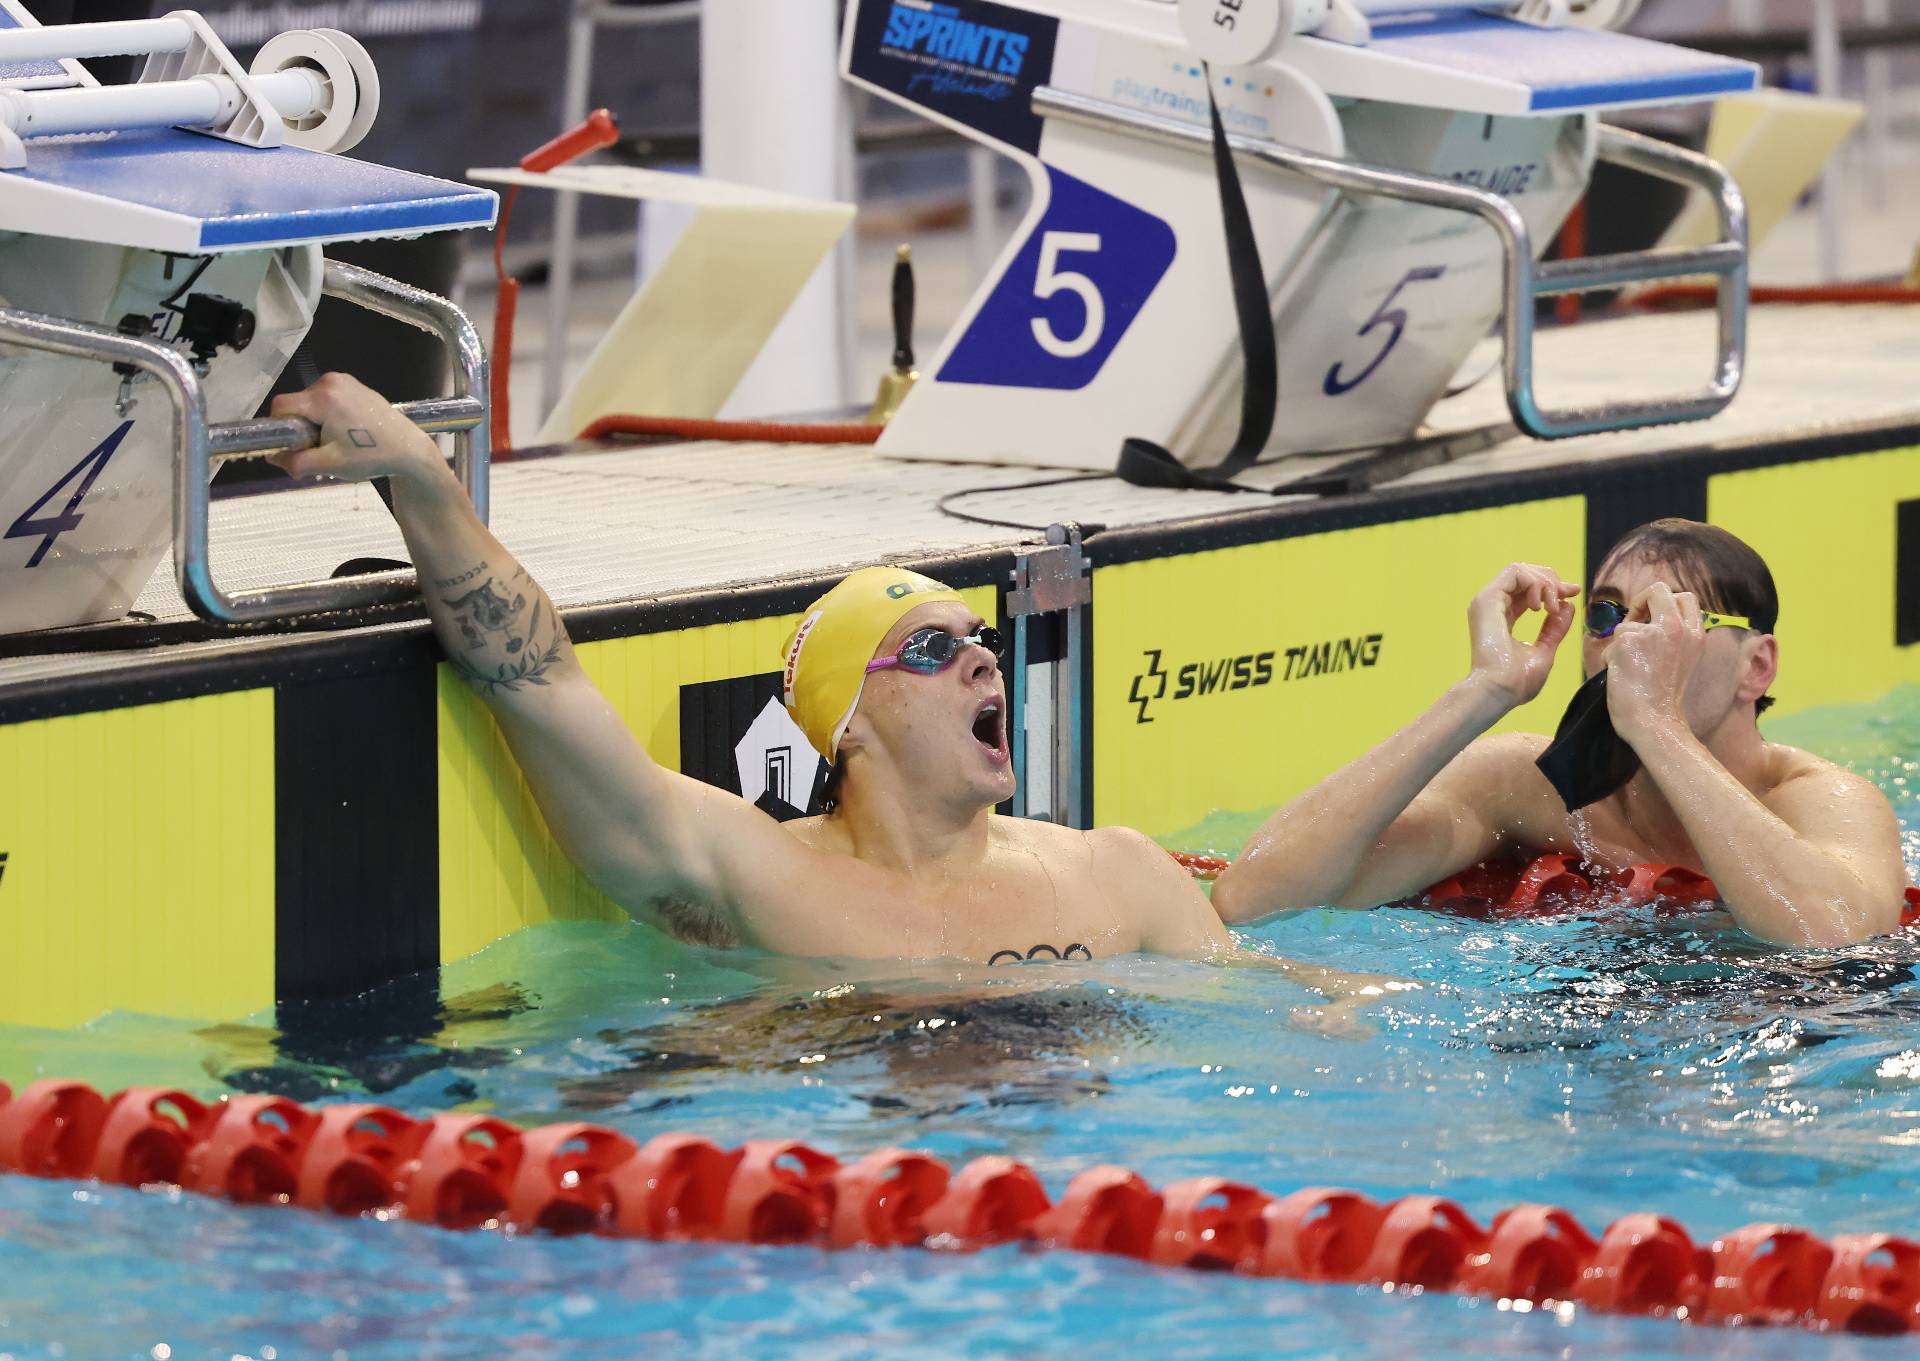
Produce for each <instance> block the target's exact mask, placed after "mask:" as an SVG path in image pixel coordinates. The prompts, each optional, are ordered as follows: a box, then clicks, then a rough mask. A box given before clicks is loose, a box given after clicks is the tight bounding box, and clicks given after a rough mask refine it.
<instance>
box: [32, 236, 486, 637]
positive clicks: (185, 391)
mask: <svg viewBox="0 0 1920 1361" xmlns="http://www.w3.org/2000/svg"><path fill="white" fill-rule="evenodd" d="M324 291H325V292H326V294H327V295H328V296H330V297H335V298H340V299H342V300H344V301H347V302H352V303H355V304H357V305H359V306H361V307H365V308H368V309H369V310H371V311H375V312H378V313H380V314H381V315H383V316H388V317H392V318H394V319H395V320H397V321H404V322H406V323H408V324H409V325H412V326H417V327H419V328H420V329H421V330H423V331H427V332H429V333H431V334H434V335H437V336H439V337H440V339H441V341H442V342H443V343H444V344H445V345H446V346H447V349H448V351H449V352H450V354H451V355H452V357H453V360H454V395H453V396H452V397H448V398H435V399H433V400H429V401H420V402H401V403H399V404H398V408H399V410H400V412H401V413H402V414H403V415H405V416H406V417H407V418H408V419H409V420H411V421H413V422H414V423H415V424H416V425H418V426H419V427H420V428H421V429H423V430H425V431H427V432H428V433H430V434H442V433H452V434H453V435H454V472H455V473H456V474H457V475H458V476H459V478H460V481H461V484H462V485H463V486H464V487H465V488H466V491H467V495H468V496H469V497H470V498H471V499H472V501H473V506H474V510H475V511H476V512H477V513H478V514H479V516H480V518H481V519H482V520H483V521H484V520H485V519H486V518H487V502H488V475H489V471H490V469H489V463H488V458H489V449H490V442H489V438H488V429H487V422H488V412H487V356H486V351H485V349H484V348H483V347H482V346H481V344H480V336H479V333H478V332H477V331H475V330H474V328H473V323H472V322H470V321H469V320H468V319H467V317H466V314H465V313H463V312H462V311H461V310H460V309H459V308H457V307H455V306H454V305H453V304H452V303H450V302H448V301H447V300H446V299H445V298H441V297H438V296H436V295H435V294H432V293H428V292H426V291H425V290H424V289H418V288H414V287H412V286H410V285H407V284H403V283H400V282H399V281H398V280H395V279H389V278H387V277H386V276H384V275H381V274H375V273H373V272H371V271H370V270H364V269H360V268H357V267H355V266H353V265H347V264H342V263H340V262H339V261H336V260H330V261H328V262H327V268H326V281H325V285H324ZM0 341H4V342H9V343H12V344H15V345H21V346H24V347H26V348H28V349H34V350H45V351H48V352H49V353H52V354H62V355H69V356H72V357H74V358H78V359H92V360H97V361H99V362H100V363H103V364H128V365H132V366H133V367H135V368H137V369H139V370H141V371H142V372H144V373H146V374H148V375H150V376H151V377H152V378H153V379H154V380H155V381H157V382H158V383H159V384H160V386H161V387H163V388H164V389H166V393H167V398H168V400H169V401H170V402H171V403H172V406H173V443H174V460H173V570H174V579H175V580H176V581H177V582H178V583H179V586H180V595H181V597H182V598H183V599H184V600H185V601H186V602H187V605H188V606H189V607H190V608H191V609H192V610H193V612H194V613H195V614H197V615H199V616H200V617H201V618H203V619H207V620H210V621H212V622H214V623H222V624H253V623H261V622H264V621H267V620H273V619H283V618H286V617H288V616H290V615H298V614H317V613H324V612H330V611H335V610H350V609H361V608H365V607H367V606H371V605H386V604H392V603H394V602H396V601H402V600H406V599H409V598H411V597H413V596H414V595H416V594H417V593H418V590H419V583H418V580H417V578H416V577H415V575H414V573H412V572H410V571H409V572H380V573H376V574H372V575H368V576H356V577H347V578H342V579H339V580H330V581H305V582H295V583H291V584H288V585H283V586H263V587H258V588H255V589H252V590H242V591H232V592H229V591H227V590H224V589H223V588H222V587H221V586H220V585H219V583H218V582H216V581H215V580H214V579H213V571H212V567H211V564H210V561H209V552H208V527H209V524H210V520H211V494H210V490H209V487H208V482H209V480H210V479H211V476H212V472H213V465H214V464H215V463H216V462H220V461H224V460H226V459H232V458H246V457H258V456H259V455H261V454H266V453H276V452H282V451H288V450H297V449H310V448H312V447H314V446H315V445H317V444H318V443H319V442H320V429H319V427H318V426H316V425H314V424H313V423H312V422H311V421H305V420H252V421H235V422H232V423H229V424H222V425H210V424H208V422H207V406H206V392H205V388H204V387H203V385H202V383H201V381H200V375H199V374H198V373H197V372H196V371H195V370H194V367H193V364H192V362H191V361H190V360H189V359H188V358H187V357H186V356H185V355H184V354H182V353H180V351H178V350H176V349H174V348H173V347H172V346H169V345H165V344H162V343H161V342H159V341H157V340H151V339H148V338H146V337H142V336H130V335H123V334H121V333H120V332H118V331H110V330H107V329H106V328H105V327H100V326H92V325H89V324H87V323H84V322H78V321H72V320H69V319H67V318H64V317H53V316H46V315H44V314H41V313H37V312H25V311H21V310H19V309H17V308H0Z"/></svg>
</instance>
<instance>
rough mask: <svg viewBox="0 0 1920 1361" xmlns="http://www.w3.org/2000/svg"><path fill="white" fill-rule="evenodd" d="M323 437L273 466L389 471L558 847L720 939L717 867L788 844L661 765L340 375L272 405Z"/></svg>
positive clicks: (438, 468) (436, 473)
mask: <svg viewBox="0 0 1920 1361" xmlns="http://www.w3.org/2000/svg"><path fill="white" fill-rule="evenodd" d="M274 409H275V412H276V413H277V414H280V415H297V416H305V417H307V418H308V419H310V420H313V421H315V422H316V423H317V424H319V425H320V426H321V429H322V434H323V436H324V438H325V439H326V443H324V444H323V445H321V446H320V447H318V448H315V449H311V450H306V451H303V452H301V453H297V454H288V455H282V456H280V457H279V458H278V459H277V460H276V461H277V462H279V463H280V464H281V465H282V466H283V467H285V468H286V470H287V471H288V472H290V473H293V474H294V475H295V476H304V475H307V474H311V473H321V474H328V475H332V476H336V477H345V478H351V479H355V480H365V479H368V478H374V477H387V478H390V479H391V484H392V490H393V514H394V518H395V519H396V520H398V521H399V524H400V530H401V533H402V534H404V535H405V537H406V541H407V550H408V552H409V554H410V555H411V556H412V559H413V564H414V568H415V570H416V571H417V572H418V573H419V577H420V589H421V593H422V594H423V595H424V596H425V598H426V603H427V609H428V611H429V613H430V614H431V615H432V618H433V628H434V634H435V636H436V637H437V638H438V639H439V641H440V644H441V646H442V647H443V648H444V649H445V650H446V654H447V657H448V660H449V661H450V662H451V663H452V664H453V665H454V666H455V667H457V668H458V669H459V671H460V673H461V674H462V675H463V676H464V677H465V678H466V680H467V682H468V683H469V684H470V685H471V686H472V687H473V688H474V690H475V691H476V692H477V693H478V694H479V696H480V698H481V699H483V700H484V701H485V702H486V704H487V707H488V708H489V709H491V710H492V711H493V714H494V717H495V719H496V720H497V721H498V723H499V725H500V731H501V733H502V734H503V735H504V736H505V737H506V739H507V742H508V745H509V746H511V747H512V749H513V754H514V757H515V758H516V760H517V761H518V762H519V765H520V769H521V771H522V772H523V773H524V774H525V776H526V778H527V784H528V786H529V787H530V788H531V789H532V791H533V793H534V796H535V798H536V799H537V800H538V801H539V804H540V810H541V812H542V814H543V815H544V816H545V818H546V823H547V826H548V828H549V829H550V830H551V831H552V832H553V834H554V837H555V839H556V840H557V841H558V842H559V843H560V845H561V846H562V847H563V848H564V849H565V851H566V852H567V854H568V856H569V857H570V858H572V860H573V861H574V862H575V863H576V864H577V865H579V866H580V868H581V869H582V870H584V871H586V873H587V874H588V875H589V876H590V877H591V878H592V879H593V880H594V882H595V883H596V884H598V885H599V887H600V888H601V889H602V890H603V891H604V892H606V893H607V894H608V896H609V897H612V898H613V899H614V900H615V901H617V902H620V903H622V904H624V905H626V906H627V907H628V908H629V909H633V910H644V911H645V912H646V913H647V914H648V915H649V916H652V917H653V918H654V919H655V920H658V921H660V922H661V923H662V924H663V925H665V926H667V927H668V929H673V930H678V931H681V932H683V933H689V934H695V935H697V936H700V937H701V938H711V939H715V940H732V939H737V938H738V936H739V925H740V919H739V917H738V915H737V911H736V909H735V907H734V906H733V904H732V899H733V898H734V897H735V894H734V893H733V891H732V890H731V888H730V887H729V877H728V875H727V874H726V873H725V872H723V869H722V866H723V865H724V864H727V863H730V859H729V858H730V857H752V858H754V860H755V862H756V863H761V862H765V863H776V864H777V863H781V861H782V857H783V856H791V855H792V854H794V853H795V851H794V846H795V844H796V843H794V842H793V839H792V838H791V837H790V836H789V835H787V834H786V833H784V832H782V831H781V830H780V829H779V827H778V826H777V824H775V823H773V822H772V820H771V819H769V818H767V817H766V816H765V815H764V814H762V813H760V812H759V811H758V810H757V809H755V808H753V807H752V806H751V805H749V804H747V803H745V802H744V801H742V800H740V799H739V798H738V797H736V796H730V795H727V794H724V793H722V792H721V791H719V790H715V789H712V788H710V787H708V786H706V785H702V784H699V783H698V782H697V781H693V780H689V779H687V778H686V777H684V776H681V775H679V774H677V773H675V772H672V771H668V770H664V769H662V768H661V767H660V766H659V765H657V764H655V762H654V761H653V760H652V759H651V758H650V757H649V756H648V755H647V752H646V750H645V748H644V747H642V746H641V745H640V742H639V740H638V739H637V738H636V737H635V736H634V734H633V732H632V730H631V729H629V727H628V726H627V724H626V722H625V720H624V719H622V718H621V716H620V715H619V714H618V713H617V712H615V710H614V708H613V706H612V705H611V704H609V703H608V702H607V700H606V699H605V697H604V696H602V695H601V694H600V692H599V691H598V690H597V689H595V687H594V685H593V684H592V682H591V681H590V680H589V679H588V677H587V675H586V673H585V671H583V670H582V669H581V667H580V665H579V663H578V661H576V659H575V657H574V653H573V647H572V645H571V644H570V643H569V642H568V640H567V633H566V629H565V627H564V626H563V625H562V624H561V621H560V615H559V612H558V611H557V610H555V609H554V606H553V602H552V601H551V600H550V599H548V598H547V594H546V592H545V591H543V590H541V589H540V587H539V585H538V583H536V582H535V581H534V580H533V578H532V577H531V576H529V575H528V573H527V571H526V569H525V568H523V567H522V566H521V565H520V564H519V563H518V562H516V561H515V560H514V559H513V556H512V555H511V554H510V553H508V552H507V550H506V549H505V548H504V547H502V546H501V544H500V541H499V540H498V539H496V538H495V537H494V536H493V535H492V534H491V533H490V532H489V531H488V529H487V527H486V526H485V525H483V524H481V523H480V519H479V517H478V516H477V515H475V514H474V510H473V506H472V504H471V503H470V502H469V501H468V499H467V496H466V493H465V492H464V491H463V490H462V488H461V486H460V484H459V482H458V481H457V480H456V479H455V478H454V476H453V474H452V473H451V472H450V471H449V470H448V468H447V465H446V463H445V461H444V460H443V459H442V458H441V457H440V453H439V450H438V449H436V448H435V447H434V445H433V441H432V440H431V439H430V438H429V437H428V436H426V435H425V434H423V433H421V431H420V430H419V429H417V428H416V427H415V426H414V425H413V424H412V423H411V422H409V421H408V420H407V419H406V418H405V417H403V416H401V415H400V414H399V413H398V412H396V411H395V410H394V409H393V408H392V407H391V406H389V405H387V403H386V402H385V401H383V400H382V399H381V398H380V397H379V396H378V395H377V394H375V393H372V392H369V391H368V390H367V389H366V388H364V387H362V386H361V385H360V384H358V383H356V382H354V381H353V380H351V379H347V378H342V377H340V376H338V375H328V376H327V377H326V378H323V379H321V381H320V382H319V383H317V384H315V385H314V386H313V387H312V388H309V389H307V391H305V392H300V393H293V394H289V395H286V396H282V397H280V398H277V399H276V400H275V405H274Z"/></svg>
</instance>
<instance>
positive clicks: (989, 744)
mask: <svg viewBox="0 0 1920 1361" xmlns="http://www.w3.org/2000/svg"><path fill="white" fill-rule="evenodd" d="M973 740H974V741H976V742H978V743H979V744H980V745H981V746H983V747H985V748H986V749H987V750H988V751H990V752H992V753H993V754H994V755H995V756H1001V757H1004V756H1005V755H1006V754H1007V724H1006V713H1005V711H1004V710H1003V709H1002V708H1001V705H1000V701H999V700H997V699H990V700H988V701H987V702H986V703H985V704H983V705H981V706H980V710H979V712H978V713H976V714H974V716H973Z"/></svg>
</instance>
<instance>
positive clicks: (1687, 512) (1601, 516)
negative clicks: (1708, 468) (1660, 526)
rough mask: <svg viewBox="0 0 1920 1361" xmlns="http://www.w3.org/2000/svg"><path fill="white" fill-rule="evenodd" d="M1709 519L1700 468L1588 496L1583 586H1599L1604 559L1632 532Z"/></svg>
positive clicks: (1635, 481)
mask: <svg viewBox="0 0 1920 1361" xmlns="http://www.w3.org/2000/svg"><path fill="white" fill-rule="evenodd" d="M1668 516H1678V517H1680V518H1681V519H1685V520H1704V519H1706V518H1707V475H1706V474H1705V473H1703V472H1701V471H1699V470H1698V469H1682V470H1679V471H1675V472H1662V473H1657V474H1650V475H1648V476H1646V477H1641V478H1629V479H1627V480H1625V481H1623V482H1621V483H1619V484H1618V485H1612V484H1608V485H1605V486H1600V487H1596V488H1594V489H1593V490H1592V491H1590V492H1588V493H1587V561H1586V566H1585V568H1584V571H1585V575H1584V576H1582V577H1581V578H1580V584H1581V585H1582V586H1583V587H1592V586H1595V585H1598V584H1599V583H1598V575H1597V574H1598V573H1599V571H1600V563H1601V560H1602V559H1603V558H1604V557H1605V556H1606V553H1607V550H1608V549H1610V548H1612V547H1613V546H1614V545H1615V544H1616V543H1618V542H1620V539H1621V537H1622V536H1623V535H1625V534H1626V533H1627V532H1628V531H1629V530H1634V529H1638V528H1639V527H1640V526H1641V525H1644V524H1646V523H1647V522H1648V521H1650V520H1661V519H1665V518H1667V517H1668Z"/></svg>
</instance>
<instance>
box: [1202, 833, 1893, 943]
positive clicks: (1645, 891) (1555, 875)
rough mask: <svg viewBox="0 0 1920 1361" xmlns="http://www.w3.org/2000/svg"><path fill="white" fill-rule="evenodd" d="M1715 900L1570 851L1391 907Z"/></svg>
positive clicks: (1459, 879) (1454, 879)
mask: <svg viewBox="0 0 1920 1361" xmlns="http://www.w3.org/2000/svg"><path fill="white" fill-rule="evenodd" d="M1167 853H1168V854H1169V855H1171V856H1172V857H1173V858H1174V859H1175V860H1176V861H1177V862H1179V864H1180V865H1181V866H1182V867H1183V868H1184V869H1185V870H1186V871H1187V873H1189V874H1191V875H1192V876H1193V877H1194V878H1196V879H1207V880H1212V879H1218V878H1219V877H1220V875H1221V874H1222V873H1223V872H1225V870H1226V868H1227V866H1228V865H1229V864H1231V863H1232V862H1231V861H1229V860H1226V859H1223V858H1222V857H1220V856H1217V855H1207V854H1204V853H1201V852H1197V851H1169V852H1167ZM1719 901H1720V890H1719V889H1717V888H1715V887H1714V886H1713V880H1711V879H1709V878H1707V876H1706V875H1704V874H1701V873H1700V872H1699V871H1697V870H1690V869H1688V868H1687V867H1686V866H1684V865H1629V866H1627V867H1626V868H1625V869H1618V870H1602V869H1597V868H1595V867H1594V866H1591V865H1588V864H1586V863H1585V862H1584V861H1582V860H1581V858H1580V857H1579V856H1577V855H1566V854H1562V853H1560V852H1555V853H1553V854H1551V855H1543V856H1540V857H1538V858H1537V859H1535V860H1533V861H1532V862H1531V863H1529V864H1524V865H1523V864H1521V863H1520V862H1519V861H1517V860H1485V861H1482V862H1481V863H1480V864H1478V865H1471V866H1469V867H1468V868H1466V869H1463V870H1461V871H1460V872H1459V873H1458V874H1455V875H1450V876H1448V877H1447V878H1445V879H1442V880H1441V881H1440V882H1439V883H1437V884H1435V885H1433V887H1431V888H1429V889H1428V890H1427V891H1426V892H1425V893H1422V894H1420V895H1419V896H1418V897H1414V898H1408V899H1406V900H1405V901H1404V902H1403V903H1401V904H1399V905H1400V906H1403V907H1426V908H1430V909H1432V910H1433V911H1435V912H1449V913H1452V914H1453V915H1454V916H1457V917H1545V916H1556V915H1561V914H1566V913H1574V912H1583V911H1586V910H1587V909H1589V908H1592V907H1594V906H1596V905H1597V904H1600V903H1612V904H1616V905H1621V906H1627V907H1639V906H1641V905H1643V904H1645V903H1653V902H1657V903H1659V904H1660V905H1661V907H1662V908H1663V909H1666V910H1668V911H1684V910H1686V909H1688V908H1695V907H1713V906H1716V905H1718V903H1719ZM1900 925H1901V926H1902V927H1903V928H1905V927H1911V926H1916V925H1920V888H1909V889H1907V890H1906V893H1905V896H1904V897H1903V898H1902V900H1901V905H1900Z"/></svg>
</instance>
